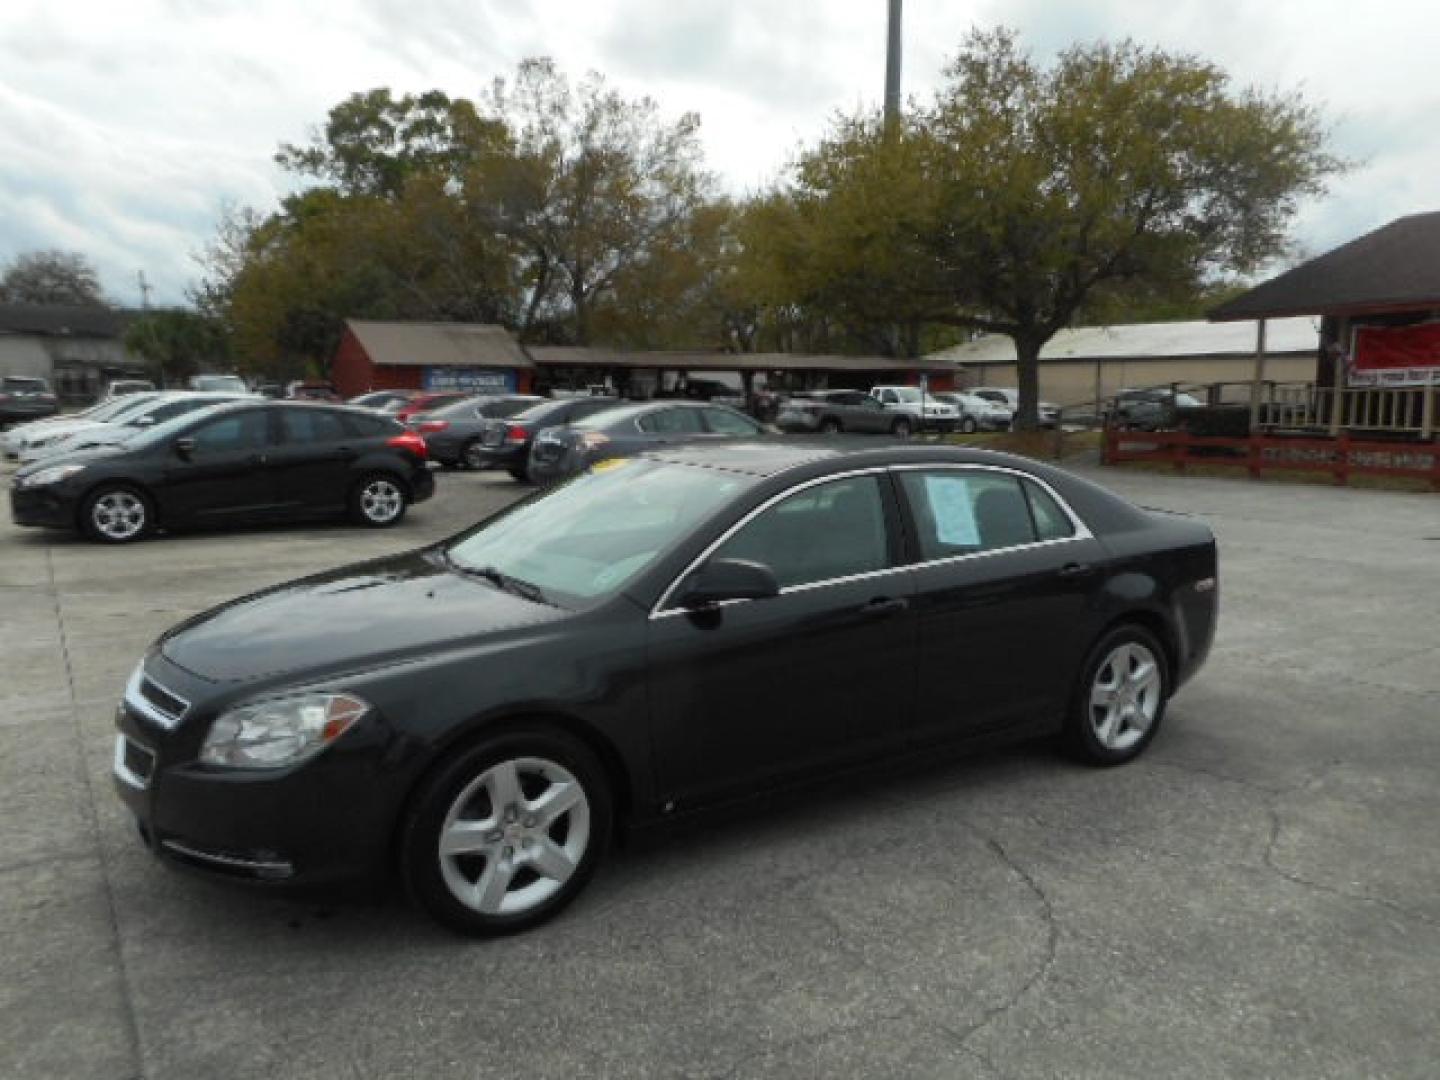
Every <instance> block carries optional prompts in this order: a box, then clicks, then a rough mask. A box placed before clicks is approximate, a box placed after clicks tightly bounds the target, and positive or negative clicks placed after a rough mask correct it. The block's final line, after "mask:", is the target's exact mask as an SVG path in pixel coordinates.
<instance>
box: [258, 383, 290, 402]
mask: <svg viewBox="0 0 1440 1080" xmlns="http://www.w3.org/2000/svg"><path fill="white" fill-rule="evenodd" d="M255 393H256V394H258V395H259V396H260V397H263V398H270V399H271V400H272V401H279V400H280V399H282V398H283V397H284V396H285V387H283V386H281V385H280V384H279V383H278V382H257V383H256V384H255Z"/></svg>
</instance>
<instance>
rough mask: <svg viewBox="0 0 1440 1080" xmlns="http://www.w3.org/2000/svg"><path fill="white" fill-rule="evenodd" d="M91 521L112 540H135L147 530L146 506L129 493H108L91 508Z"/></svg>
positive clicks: (103, 534) (97, 529)
mask: <svg viewBox="0 0 1440 1080" xmlns="http://www.w3.org/2000/svg"><path fill="white" fill-rule="evenodd" d="M90 521H91V522H92V523H93V524H94V526H95V529H96V531H97V532H99V533H100V534H101V535H102V536H105V537H107V538H108V539H110V540H133V539H134V538H135V537H136V536H139V535H140V533H141V531H142V530H143V529H144V528H145V504H144V502H142V501H141V500H140V499H139V498H137V497H136V496H134V495H132V494H130V492H128V491H107V492H106V493H105V494H104V495H101V496H100V497H99V498H98V499H96V500H95V504H94V505H93V506H91V507H90Z"/></svg>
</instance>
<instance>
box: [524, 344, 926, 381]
mask: <svg viewBox="0 0 1440 1080" xmlns="http://www.w3.org/2000/svg"><path fill="white" fill-rule="evenodd" d="M530 355H531V356H533V357H534V358H535V363H537V364H539V365H541V366H543V367H614V368H652V369H659V368H664V369H666V370H670V371H858V372H871V371H873V372H882V371H888V372H894V373H896V374H900V373H904V372H911V371H933V372H948V371H949V370H951V369H950V365H948V364H946V363H944V362H943V361H937V360H935V359H934V358H933V357H923V358H920V359H915V360H904V359H897V358H896V357H893V356H841V355H831V354H814V353H724V352H706V351H701V350H694V351H686V350H674V351H655V352H649V351H640V350H625V349H601V348H589V347H584V346H579V345H532V346H531V347H530Z"/></svg>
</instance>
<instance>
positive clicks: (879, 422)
mask: <svg viewBox="0 0 1440 1080" xmlns="http://www.w3.org/2000/svg"><path fill="white" fill-rule="evenodd" d="M901 423H903V420H902V418H901V417H899V416H898V415H897V414H896V413H894V412H892V411H891V410H889V409H887V408H885V406H884V405H881V404H880V402H878V401H876V400H875V399H874V398H873V397H871V396H870V395H869V394H866V393H864V392H863V391H860V390H812V391H809V392H807V393H803V394H796V395H795V396H794V397H792V398H790V399H789V400H788V401H786V402H785V404H783V405H781V406H780V412H779V415H777V416H776V417H775V426H776V427H778V428H779V429H780V430H781V431H789V432H797V433H807V432H812V431H818V432H820V433H821V434H824V435H833V434H836V433H837V432H841V431H851V432H857V433H860V434H869V435H893V434H896V433H897V432H896V431H895V429H896V427H897V426H898V425H899V424H901Z"/></svg>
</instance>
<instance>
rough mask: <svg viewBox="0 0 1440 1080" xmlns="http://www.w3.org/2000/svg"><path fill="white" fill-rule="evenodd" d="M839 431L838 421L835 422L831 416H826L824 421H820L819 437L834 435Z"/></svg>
mask: <svg viewBox="0 0 1440 1080" xmlns="http://www.w3.org/2000/svg"><path fill="white" fill-rule="evenodd" d="M839 431H840V421H839V420H836V419H835V418H834V417H833V416H827V417H826V418H825V419H824V420H822V421H820V434H821V435H835V434H837V433H838V432H839Z"/></svg>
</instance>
